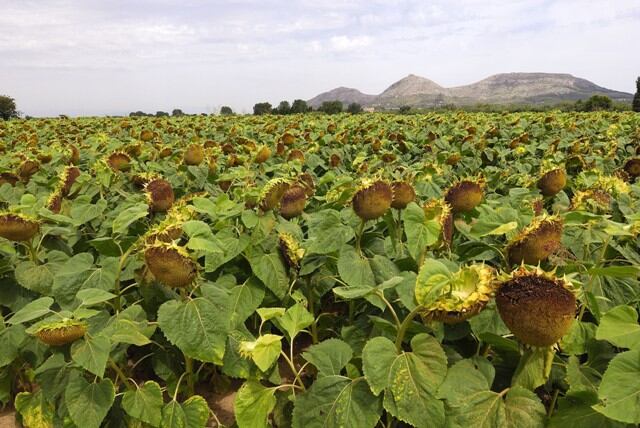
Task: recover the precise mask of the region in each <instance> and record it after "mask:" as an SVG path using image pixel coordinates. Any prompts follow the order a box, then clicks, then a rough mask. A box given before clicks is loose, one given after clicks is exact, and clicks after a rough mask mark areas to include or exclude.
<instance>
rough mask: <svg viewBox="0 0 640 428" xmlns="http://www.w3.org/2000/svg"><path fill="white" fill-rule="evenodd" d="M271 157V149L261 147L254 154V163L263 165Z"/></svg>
mask: <svg viewBox="0 0 640 428" xmlns="http://www.w3.org/2000/svg"><path fill="white" fill-rule="evenodd" d="M270 157H271V149H270V148H269V147H268V146H262V147H260V148H259V149H258V152H257V153H256V157H255V158H254V161H255V163H264V162H266V161H267V160H268V159H269V158H270Z"/></svg>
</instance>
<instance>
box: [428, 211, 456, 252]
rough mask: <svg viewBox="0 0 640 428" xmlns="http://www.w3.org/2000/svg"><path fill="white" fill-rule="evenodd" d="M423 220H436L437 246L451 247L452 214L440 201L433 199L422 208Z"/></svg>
mask: <svg viewBox="0 0 640 428" xmlns="http://www.w3.org/2000/svg"><path fill="white" fill-rule="evenodd" d="M422 210H423V211H424V216H425V220H427V221H429V220H437V221H438V224H439V225H440V239H439V245H444V246H446V247H451V243H452V241H453V212H452V211H451V206H449V204H447V203H446V202H445V201H444V200H442V199H433V200H431V201H429V202H427V203H426V204H425V205H424V206H423V207H422Z"/></svg>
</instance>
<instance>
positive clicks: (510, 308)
mask: <svg viewBox="0 0 640 428" xmlns="http://www.w3.org/2000/svg"><path fill="white" fill-rule="evenodd" d="M496 303H497V307H498V312H499V313H500V317H501V318H502V320H503V321H504V323H505V324H506V325H507V327H509V330H511V332H512V333H513V334H514V335H515V336H516V337H517V338H518V339H519V340H520V341H521V342H523V343H525V344H527V345H531V346H541V347H543V346H544V347H546V346H551V345H553V344H555V343H556V342H558V340H560V338H562V336H564V335H565V334H566V333H567V331H569V328H570V327H571V324H572V322H573V319H574V317H575V312H576V297H575V295H574V294H573V292H572V291H571V284H570V283H569V282H568V281H567V280H566V279H564V278H557V277H555V275H554V274H553V273H547V272H544V271H543V270H541V269H539V268H535V269H532V270H529V269H526V268H524V267H521V268H520V269H518V270H516V271H514V272H513V274H512V275H511V276H510V277H509V278H507V279H506V280H505V281H502V282H501V284H500V286H499V289H498V292H497V294H496Z"/></svg>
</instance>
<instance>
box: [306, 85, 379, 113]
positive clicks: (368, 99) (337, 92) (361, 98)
mask: <svg viewBox="0 0 640 428" xmlns="http://www.w3.org/2000/svg"><path fill="white" fill-rule="evenodd" d="M376 97H377V96H376V95H368V94H363V93H362V92H360V91H359V90H357V89H352V88H345V87H344V86H341V87H339V88H336V89H332V90H330V91H329V92H323V93H321V94H320V95H318V96H316V97H313V98H311V99H310V100H309V101H307V104H309V105H310V106H312V107H314V108H315V107H318V106H320V105H321V104H322V103H323V102H325V101H342V104H344V105H345V106H346V105H348V104H350V103H358V104H360V105H369V104H371V103H372V102H373V101H374V100H375V99H376Z"/></svg>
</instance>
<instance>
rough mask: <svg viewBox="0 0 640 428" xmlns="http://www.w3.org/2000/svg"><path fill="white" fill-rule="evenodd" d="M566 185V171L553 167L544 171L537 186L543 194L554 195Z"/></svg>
mask: <svg viewBox="0 0 640 428" xmlns="http://www.w3.org/2000/svg"><path fill="white" fill-rule="evenodd" d="M566 185H567V172H566V171H565V170H564V168H555V169H552V170H551V171H548V172H546V173H544V174H543V175H542V176H541V177H540V179H539V180H538V183H537V186H538V189H540V193H542V194H543V195H544V196H554V195H556V194H557V193H558V192H560V191H561V190H562V189H564V187H565V186H566Z"/></svg>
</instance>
